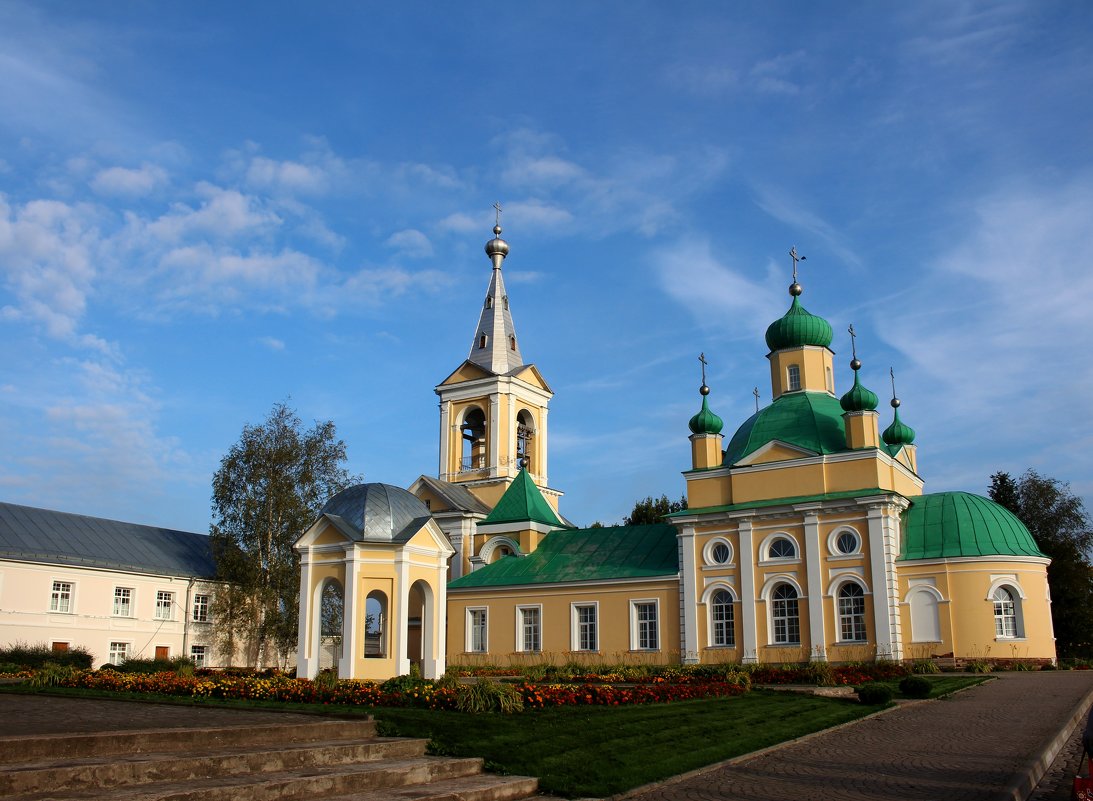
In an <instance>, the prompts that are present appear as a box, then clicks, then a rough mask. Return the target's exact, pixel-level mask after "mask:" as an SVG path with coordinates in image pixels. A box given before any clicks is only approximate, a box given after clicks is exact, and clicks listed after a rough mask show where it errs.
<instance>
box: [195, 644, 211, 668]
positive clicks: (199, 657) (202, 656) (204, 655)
mask: <svg viewBox="0 0 1093 801" xmlns="http://www.w3.org/2000/svg"><path fill="white" fill-rule="evenodd" d="M199 649H200V650H199ZM209 653H210V649H209V646H207V645H191V646H190V661H191V662H193V663H194V667H199V668H203V667H208V666H209Z"/></svg>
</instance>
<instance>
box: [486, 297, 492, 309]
mask: <svg viewBox="0 0 1093 801" xmlns="http://www.w3.org/2000/svg"><path fill="white" fill-rule="evenodd" d="M486 308H487V309H492V308H493V298H491V297H487V298H486Z"/></svg>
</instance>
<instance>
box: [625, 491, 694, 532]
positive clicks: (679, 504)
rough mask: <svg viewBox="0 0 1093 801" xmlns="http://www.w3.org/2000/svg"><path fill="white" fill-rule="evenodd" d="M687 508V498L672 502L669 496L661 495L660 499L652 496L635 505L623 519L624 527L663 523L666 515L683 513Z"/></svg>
mask: <svg viewBox="0 0 1093 801" xmlns="http://www.w3.org/2000/svg"><path fill="white" fill-rule="evenodd" d="M686 508H687V499H686V498H680V499H679V500H678V501H670V500H668V496H667V495H661V496H660V497H659V498H653V496H652V495H650V496H649V497H647V498H645V499H644V500H641V501H637V502H636V503H635V504H634V509H633V510H632V511H631V512H630V514H628V515H627V516H626V517H624V518H623V520H622V524H623V525H624V526H642V525H648V524H650V523H663V522H664V521H665V516H666V515H668V514H671V513H672V512H682V511H683V510H684V509H686Z"/></svg>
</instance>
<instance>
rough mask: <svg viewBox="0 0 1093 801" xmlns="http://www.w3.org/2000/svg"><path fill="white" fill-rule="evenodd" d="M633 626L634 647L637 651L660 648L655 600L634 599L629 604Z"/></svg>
mask: <svg viewBox="0 0 1093 801" xmlns="http://www.w3.org/2000/svg"><path fill="white" fill-rule="evenodd" d="M631 613H632V615H633V626H634V629H633V630H634V635H635V636H634V647H635V648H636V650H639V651H655V650H657V649H658V648H660V632H659V631H658V629H659V626H658V625H657V602H656V601H634V602H633V604H632V606H631Z"/></svg>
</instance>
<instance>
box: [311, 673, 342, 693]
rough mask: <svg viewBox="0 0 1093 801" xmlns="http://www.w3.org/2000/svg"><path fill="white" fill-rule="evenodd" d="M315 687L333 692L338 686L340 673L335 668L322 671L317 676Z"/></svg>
mask: <svg viewBox="0 0 1093 801" xmlns="http://www.w3.org/2000/svg"><path fill="white" fill-rule="evenodd" d="M315 686H316V687H318V688H319V689H321V690H333V689H334V688H335V687H337V686H338V671H336V670H335V669H334V668H327V669H326V670H320V671H319V672H318V673H317V674H316V676H315Z"/></svg>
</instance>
